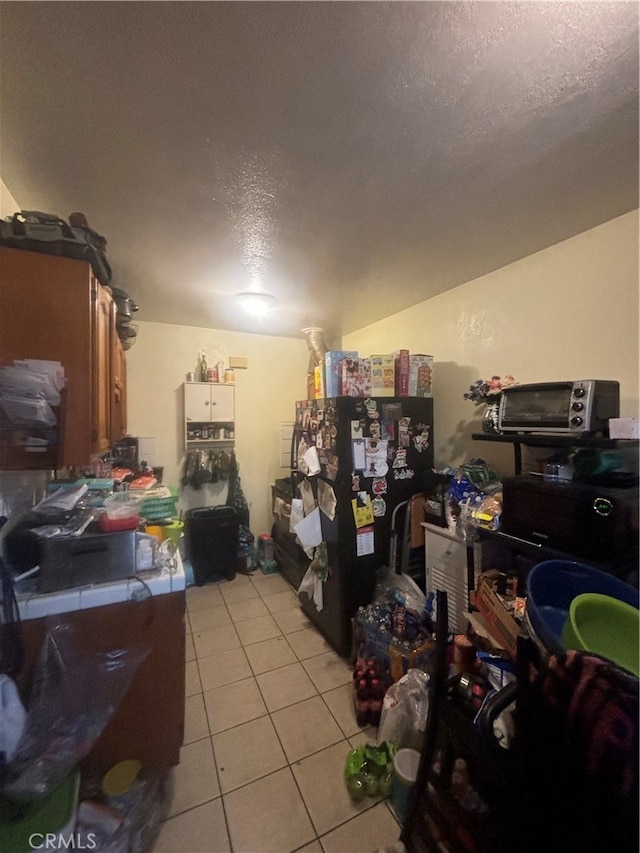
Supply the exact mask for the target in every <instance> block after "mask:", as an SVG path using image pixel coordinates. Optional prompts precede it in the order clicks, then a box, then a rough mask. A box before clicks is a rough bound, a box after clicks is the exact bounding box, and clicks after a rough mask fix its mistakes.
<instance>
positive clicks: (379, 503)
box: [371, 495, 387, 518]
mask: <svg viewBox="0 0 640 853" xmlns="http://www.w3.org/2000/svg"><path fill="white" fill-rule="evenodd" d="M371 508H372V509H373V514H374V516H375V517H376V518H382V516H383V515H384V514H385V513H386V511H387V505H386V503H385V502H384V499H383V498H381V497H380V496H379V495H378V496H377V497H375V498H374V499H373V500H372V501H371Z"/></svg>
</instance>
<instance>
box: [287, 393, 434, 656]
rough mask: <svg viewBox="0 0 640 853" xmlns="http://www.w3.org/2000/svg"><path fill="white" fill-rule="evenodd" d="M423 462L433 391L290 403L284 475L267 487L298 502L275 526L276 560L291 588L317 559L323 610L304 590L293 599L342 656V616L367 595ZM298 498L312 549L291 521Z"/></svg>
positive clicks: (429, 440)
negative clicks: (312, 528) (316, 534)
mask: <svg viewBox="0 0 640 853" xmlns="http://www.w3.org/2000/svg"><path fill="white" fill-rule="evenodd" d="M432 467H433V399H432V398H419V397H402V398H399V397H371V398H364V397H336V398H334V399H320V400H303V401H301V402H297V403H296V411H295V425H294V430H293V438H292V446H291V481H290V483H289V484H287V483H286V481H282V480H280V481H278V482H277V483H276V485H275V486H274V489H273V495H274V498H276V497H280V498H282V499H283V501H288V500H291V499H292V498H293V499H297V505H296V502H295V500H294V514H293V516H292V518H291V520H290V522H289V524H288V528H287V531H286V532H285V531H283V530H282V527H281V525H279V524H278V523H276V524H275V525H274V530H273V532H274V540H275V552H276V559H277V562H278V565H279V569H280V571H281V573H282V574H283V575H284V576H285V577H286V578H287V580H288V581H289V583H291V584H292V586H294V587H295V588H296V589H298V587H299V586H300V583H301V581H302V579H303V578H304V576H305V574H306V572H307V569H308V568H309V565H310V563H311V561H312V559H314V558H317V557H318V556H319V557H320V558H321V560H322V558H325V559H324V562H325V564H326V565H327V569H326V579H325V580H323V581H322V583H321V586H322V609H318V607H317V606H316V603H315V602H314V600H313V597H310V596H309V595H307V594H306V593H304V592H303V593H301V594H300V595H299V598H300V603H301V606H302V608H303V610H304V612H305V614H306V615H307V617H308V618H309V619H310V620H311V621H312V622H313V623H314V625H315V626H316V627H317V628H318V630H319V631H320V632H321V633H322V634H323V635H324V637H325V638H326V639H327V640H328V642H329V643H330V644H331V645H332V646H333V647H334V648H335V650H336V651H337V652H338V653H339V654H341V655H343V656H345V657H347V656H348V655H349V654H350V651H351V617H352V616H353V615H354V614H355V613H356V611H357V609H358V607H360V606H361V605H366V604H368V603H369V602H370V601H371V600H372V598H373V593H374V587H375V580H376V572H377V570H378V569H379V568H380V566H382V565H383V564H388V561H389V544H390V535H391V530H392V516H393V512H394V509H395V508H396V507H397V506H398V505H399V504H401V503H403V502H404V501H407V500H408V499H409V498H410V497H411V496H412V495H413V494H415V493H417V492H422V491H424V471H425V470H426V469H431V468H432ZM287 486H288V488H287ZM300 501H302V504H303V506H304V509H303V510H302V512H303V514H304V515H305V522H309V521H310V520H311V519H309V518H308V516H309V515H310V514H311V512H314V510H317V514H316V515H315V516H314V521H315V524H316V526H317V523H318V522H319V526H320V532H321V539H322V543H323V544H322V545H321V546H320V550H317V548H316V547H315V546H313V545H311V546H310V545H309V539H308V538H307V534H308V530H307V528H306V526H305V535H304V536H303V542H304V543H305V544H306V545H307V549H306V551H305V549H303V547H301V545H300V542H299V537H297V532H296V531H295V530H294V529H293V528H294V527H295V523H296V519H299V518H300V510H301V507H300ZM317 504H319V506H316V505H317ZM296 511H297V512H298V515H297V516H296ZM296 539H298V541H296ZM313 541H315V540H313ZM325 545H326V551H325ZM316 565H317V563H316Z"/></svg>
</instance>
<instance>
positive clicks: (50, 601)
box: [16, 552, 186, 620]
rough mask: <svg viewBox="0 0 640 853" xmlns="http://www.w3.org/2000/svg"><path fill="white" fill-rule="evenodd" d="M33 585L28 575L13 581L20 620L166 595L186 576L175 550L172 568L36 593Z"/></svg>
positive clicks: (180, 585)
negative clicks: (173, 568)
mask: <svg viewBox="0 0 640 853" xmlns="http://www.w3.org/2000/svg"><path fill="white" fill-rule="evenodd" d="M33 586H34V585H33V583H31V584H29V583H28V579H26V580H25V581H24V582H20V583H18V584H17V585H16V599H17V601H18V610H19V613H20V618H21V619H23V620H27V619H41V618H42V617H44V616H55V615H56V614H58V613H71V612H73V611H75V610H88V609H90V608H92V607H104V606H105V605H108V604H117V603H119V602H123V601H140V600H142V599H144V598H148V597H149V594H151V595H166V594H167V593H170V592H180V591H181V590H184V589H185V587H186V576H185V573H184V566H183V564H182V559H181V557H180V553H179V552H178V553H176V567H175V570H174V571H173V572H171V571H169V570H161V571H157V570H154V569H149V570H146V571H141V572H138V573H137V574H136V575H135V576H134V577H130V578H124V579H122V580H117V581H112V582H111V583H98V584H89V585H87V586H78V587H73V588H72V589H61V590H58V591H57V592H48V593H39V592H37V590H34V589H33Z"/></svg>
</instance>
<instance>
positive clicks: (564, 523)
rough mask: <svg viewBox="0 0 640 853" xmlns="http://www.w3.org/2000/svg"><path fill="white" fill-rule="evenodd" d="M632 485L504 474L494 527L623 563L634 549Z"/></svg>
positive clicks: (635, 527)
mask: <svg viewBox="0 0 640 853" xmlns="http://www.w3.org/2000/svg"><path fill="white" fill-rule="evenodd" d="M638 491H639V490H638V487H637V486H631V487H628V488H617V487H615V488H614V487H611V486H599V485H598V486H596V485H592V484H589V483H573V482H572V483H558V482H553V483H551V482H548V481H547V480H543V479H542V477H540V476H536V475H534V474H520V475H519V476H517V477H507V478H505V480H504V482H503V500H502V514H501V518H500V530H501V531H502V532H503V533H506V534H509V535H511V536H516V537H518V538H519V539H524V540H526V541H527V542H532V543H534V544H536V545H543V546H545V547H549V548H554V549H557V550H558V551H564V552H566V553H567V554H573V555H575V556H577V557H584V558H586V559H588V560H592V561H595V562H600V563H608V564H612V565H623V564H627V563H629V562H631V561H633V560H635V559H636V558H637V554H638Z"/></svg>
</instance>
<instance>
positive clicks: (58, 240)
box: [0, 210, 111, 285]
mask: <svg viewBox="0 0 640 853" xmlns="http://www.w3.org/2000/svg"><path fill="white" fill-rule="evenodd" d="M70 219H71V221H72V222H73V223H74V225H73V227H72V226H71V225H69V224H68V223H66V222H65V221H64V219H60V218H59V217H57V216H53V215H52V214H50V213H41V212H40V211H38V210H22V211H19V212H18V213H14V214H13V216H12V217H11V218H10V219H4V220H0V246H7V247H8V248H10V249H26V250H27V251H29V252H42V253H43V254H46V255H59V256H61V257H64V258H74V259H75V260H81V261H89V262H90V264H91V267H92V269H93V272H94V274H95V276H96V278H97V279H98V281H99V282H100V284H105V285H106V284H109V282H110V281H111V267H110V266H109V264H108V262H107V257H106V254H105V252H106V247H107V241H106V240H105V238H104V237H101V236H100V234H97V233H96V232H95V231H93V230H92V229H91V228H89V226H88V223H87V220H86V218H85V217H84V215H83V214H78V213H72V214H71V217H70Z"/></svg>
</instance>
